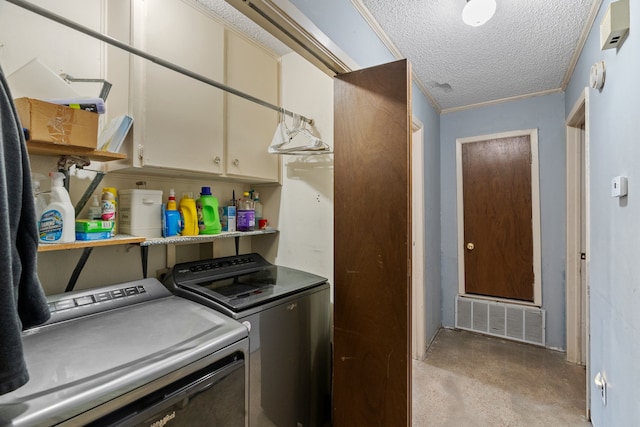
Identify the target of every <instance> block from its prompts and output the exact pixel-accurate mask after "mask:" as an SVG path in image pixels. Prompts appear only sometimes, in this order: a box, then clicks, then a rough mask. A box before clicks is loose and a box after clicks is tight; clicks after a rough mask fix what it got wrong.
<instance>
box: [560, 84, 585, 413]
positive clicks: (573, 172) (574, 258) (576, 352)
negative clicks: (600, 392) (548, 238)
mask: <svg viewBox="0 0 640 427" xmlns="http://www.w3.org/2000/svg"><path fill="white" fill-rule="evenodd" d="M582 123H584V141H582V138H581V136H582V133H583V132H582V130H581V129H580V128H579V126H580V125H581V124H582ZM566 138H567V192H566V215H567V220H566V224H567V246H566V253H565V259H566V266H565V269H566V284H565V289H566V297H565V300H566V313H565V316H566V322H565V323H566V334H567V343H566V347H567V361H569V362H572V363H580V361H581V360H582V359H584V361H585V366H586V372H587V375H586V380H585V381H586V384H585V387H586V390H587V398H586V414H587V419H590V408H591V386H590V380H589V372H590V371H589V365H590V360H591V351H590V343H589V331H590V330H591V326H590V314H589V304H590V301H589V291H588V289H589V269H590V268H589V265H590V253H591V233H590V229H591V215H590V212H589V205H590V181H589V165H590V160H589V88H585V89H584V90H583V92H582V94H581V95H580V97H579V98H578V100H577V101H576V103H575V105H574V106H573V108H572V109H571V112H570V113H569V115H568V116H567V120H566ZM580 144H584V147H583V149H584V152H585V155H584V162H585V164H584V171H585V173H584V180H585V183H584V186H585V194H584V201H583V202H582V203H584V205H585V206H586V207H587V209H586V211H585V218H584V221H585V224H584V226H585V227H586V233H585V242H584V250H585V253H586V260H585V271H584V272H581V271H580V252H581V249H580V240H581V237H580V234H581V228H582V224H581V223H580V199H579V196H578V194H580V179H581V177H580V166H581V165H580V161H581V156H580ZM582 274H584V276H585V288H586V289H584V288H582V286H581V280H580V279H581V275H582ZM583 297H584V299H585V300H586V313H585V318H586V325H585V329H586V331H585V335H584V337H583V336H581V335H582V332H581V327H580V323H581V321H582V319H581V317H582V316H581V314H582V310H581V300H582V298H583ZM582 340H584V341H585V344H586V345H585V348H586V354H582Z"/></svg>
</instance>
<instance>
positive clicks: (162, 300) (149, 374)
mask: <svg viewBox="0 0 640 427" xmlns="http://www.w3.org/2000/svg"><path fill="white" fill-rule="evenodd" d="M48 300H49V306H50V308H51V311H52V316H51V320H50V321H49V322H48V323H46V324H45V325H43V326H40V327H37V328H34V329H30V330H27V331H25V332H24V336H23V343H24V354H25V359H26V362H27V367H28V369H29V375H30V377H31V379H30V380H29V382H28V383H27V384H26V385H25V386H23V387H22V388H19V389H17V390H16V391H14V392H11V393H9V394H6V395H3V396H0V425H13V426H51V425H68V426H78V425H95V426H108V425H124V426H134V425H136V426H137V425H147V426H190V427H192V426H208V427H210V426H221V427H222V426H224V427H227V426H238V427H241V426H246V425H247V424H248V416H247V411H246V406H247V403H248V393H247V391H248V375H247V374H248V364H247V363H245V362H246V360H247V356H248V350H249V346H248V331H247V329H246V327H244V326H243V325H241V324H240V323H238V322H236V321H234V320H232V319H230V318H227V317H226V316H222V315H220V314H219V313H216V312H214V311H213V310H210V309H208V308H206V307H203V306H202V305H200V304H196V303H194V302H192V301H188V300H185V299H183V298H179V297H176V296H173V295H172V294H171V293H170V292H169V291H168V290H167V289H166V288H165V287H164V286H163V285H162V284H161V283H160V282H158V281H157V280H155V279H145V280H140V281H135V282H128V283H123V284H120V285H113V286H107V287H102V288H96V289H91V290H86V291H78V292H69V293H65V294H60V295H54V296H50V297H49V298H48Z"/></svg>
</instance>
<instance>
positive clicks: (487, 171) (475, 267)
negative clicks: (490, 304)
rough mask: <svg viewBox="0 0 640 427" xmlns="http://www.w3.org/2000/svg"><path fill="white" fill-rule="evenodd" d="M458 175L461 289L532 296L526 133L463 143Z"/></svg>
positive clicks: (522, 297) (518, 297)
mask: <svg viewBox="0 0 640 427" xmlns="http://www.w3.org/2000/svg"><path fill="white" fill-rule="evenodd" d="M462 174H463V203H464V238H465V240H464V244H465V259H464V263H465V264H464V268H465V289H466V291H467V292H468V293H473V294H479V295H488V296H495V297H502V298H509V299H516V300H524V301H533V297H534V289H533V286H534V274H533V228H532V227H533V225H532V207H531V142H530V137H529V136H528V135H525V136H518V137H510V138H500V139H492V140H487V141H478V142H470V143H465V144H462ZM469 245H473V247H471V246H469Z"/></svg>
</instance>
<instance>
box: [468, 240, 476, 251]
mask: <svg viewBox="0 0 640 427" xmlns="http://www.w3.org/2000/svg"><path fill="white" fill-rule="evenodd" d="M475 248H476V245H474V244H473V243H471V242H469V243H467V249H468V250H470V251H472V250H474V249H475Z"/></svg>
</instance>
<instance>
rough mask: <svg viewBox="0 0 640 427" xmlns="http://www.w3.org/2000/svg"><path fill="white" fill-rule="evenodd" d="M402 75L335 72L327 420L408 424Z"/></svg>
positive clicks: (406, 138) (399, 71) (405, 83)
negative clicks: (331, 314)
mask: <svg viewBox="0 0 640 427" xmlns="http://www.w3.org/2000/svg"><path fill="white" fill-rule="evenodd" d="M410 82H411V78H410V68H409V64H408V63H407V62H406V61H404V60H403V61H398V62H393V63H390V64H385V65H381V66H377V67H373V68H369V69H366V70H360V71H356V72H352V73H348V74H344V75H341V76H338V77H336V80H335V89H334V92H335V98H334V103H335V104H334V105H335V109H334V132H335V139H334V143H335V156H334V161H335V172H334V174H335V175H334V179H335V181H334V191H335V193H334V209H335V230H334V231H335V233H334V234H335V235H334V239H335V240H334V241H335V243H334V245H335V284H334V291H335V293H334V364H333V369H334V371H333V425H334V426H336V427H341V426H349V427H353V426H367V427H369V426H409V425H411V363H410V356H411V277H410V273H411V208H410V206H411V188H410V185H411V166H410V165H411V162H410V149H411V144H410V142H411V139H410V138H411V113H410V112H411V108H410V105H411V96H410V88H411V83H410Z"/></svg>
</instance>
